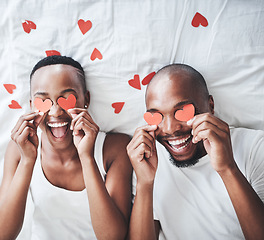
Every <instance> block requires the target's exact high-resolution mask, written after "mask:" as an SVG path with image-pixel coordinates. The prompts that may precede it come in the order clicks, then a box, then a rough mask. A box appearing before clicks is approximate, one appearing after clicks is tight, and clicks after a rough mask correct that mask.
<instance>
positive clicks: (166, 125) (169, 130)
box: [160, 116, 183, 135]
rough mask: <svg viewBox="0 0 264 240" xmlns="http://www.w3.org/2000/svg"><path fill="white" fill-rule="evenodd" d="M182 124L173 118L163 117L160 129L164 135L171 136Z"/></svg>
mask: <svg viewBox="0 0 264 240" xmlns="http://www.w3.org/2000/svg"><path fill="white" fill-rule="evenodd" d="M182 127H183V126H182V123H181V122H180V121H178V120H176V119H175V118H174V116H170V117H164V118H163V121H162V122H161V125H160V128H161V129H162V131H163V132H164V133H166V134H168V135H169V134H173V133H175V132H177V131H179V130H181V129H182Z"/></svg>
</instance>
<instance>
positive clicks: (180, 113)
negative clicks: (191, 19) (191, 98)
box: [175, 104, 195, 122]
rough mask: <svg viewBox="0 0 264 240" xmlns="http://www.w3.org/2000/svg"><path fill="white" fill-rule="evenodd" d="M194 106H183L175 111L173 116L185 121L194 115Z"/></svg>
mask: <svg viewBox="0 0 264 240" xmlns="http://www.w3.org/2000/svg"><path fill="white" fill-rule="evenodd" d="M194 113H195V108H194V106H193V105H192V104H187V105H185V106H183V108H182V109H180V110H177V111H176V112H175V118H176V119H177V120H179V121H182V122H187V121H189V120H190V119H192V118H193V117H194Z"/></svg>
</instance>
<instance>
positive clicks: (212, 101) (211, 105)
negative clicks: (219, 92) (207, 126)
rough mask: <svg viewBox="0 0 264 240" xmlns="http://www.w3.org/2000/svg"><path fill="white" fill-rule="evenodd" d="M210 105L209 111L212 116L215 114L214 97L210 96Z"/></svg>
mask: <svg viewBox="0 0 264 240" xmlns="http://www.w3.org/2000/svg"><path fill="white" fill-rule="evenodd" d="M208 103H209V111H210V112H211V113H212V114H214V98H213V96H212V95H209V99H208Z"/></svg>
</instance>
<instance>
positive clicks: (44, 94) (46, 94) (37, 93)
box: [34, 92, 49, 96]
mask: <svg viewBox="0 0 264 240" xmlns="http://www.w3.org/2000/svg"><path fill="white" fill-rule="evenodd" d="M36 95H42V96H48V95H49V94H48V93H47V92H36V93H35V94H34V96H36Z"/></svg>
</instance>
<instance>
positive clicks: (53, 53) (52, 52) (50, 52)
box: [45, 50, 61, 57]
mask: <svg viewBox="0 0 264 240" xmlns="http://www.w3.org/2000/svg"><path fill="white" fill-rule="evenodd" d="M45 52H46V55H47V57H49V56H53V55H58V56H61V54H60V52H58V51H56V50H47V51H45Z"/></svg>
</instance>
